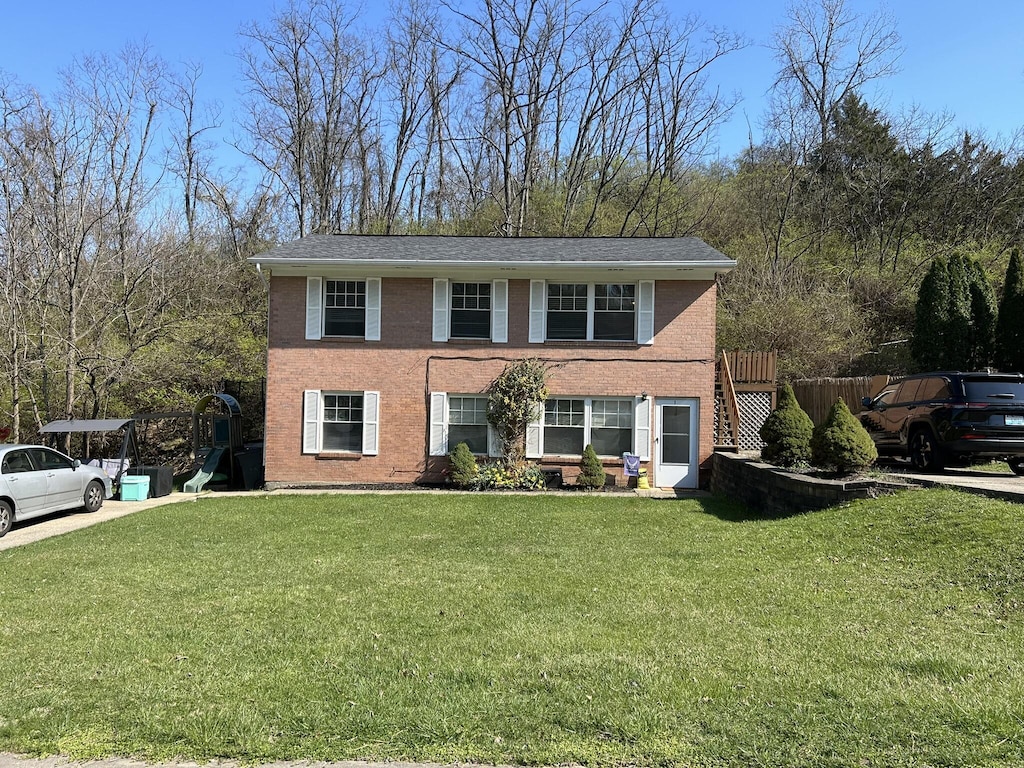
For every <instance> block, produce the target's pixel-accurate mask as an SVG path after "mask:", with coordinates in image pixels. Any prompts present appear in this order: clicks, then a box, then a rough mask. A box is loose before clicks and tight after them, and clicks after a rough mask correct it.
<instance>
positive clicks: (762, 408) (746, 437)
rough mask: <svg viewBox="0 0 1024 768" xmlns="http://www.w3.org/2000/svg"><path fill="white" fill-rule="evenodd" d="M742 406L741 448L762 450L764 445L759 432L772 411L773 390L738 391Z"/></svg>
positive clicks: (737, 394) (743, 449)
mask: <svg viewBox="0 0 1024 768" xmlns="http://www.w3.org/2000/svg"><path fill="white" fill-rule="evenodd" d="M736 401H737V405H739V408H740V450H741V451H760V450H761V449H762V448H763V447H764V443H763V442H761V437H760V435H758V432H759V431H760V430H761V425H762V424H764V420H765V419H767V418H768V414H769V413H771V412H772V393H771V392H737V393H736Z"/></svg>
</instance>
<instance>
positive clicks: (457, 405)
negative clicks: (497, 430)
mask: <svg viewBox="0 0 1024 768" xmlns="http://www.w3.org/2000/svg"><path fill="white" fill-rule="evenodd" d="M487 442H488V441H487V398H486V397H472V396H461V395H449V397H448V450H449V451H451V450H453V449H454V448H455V446H457V445H458V444H459V443H465V444H466V446H467V447H468V448H469V450H470V451H471V452H473V453H479V454H486V453H487V448H488V444H487Z"/></svg>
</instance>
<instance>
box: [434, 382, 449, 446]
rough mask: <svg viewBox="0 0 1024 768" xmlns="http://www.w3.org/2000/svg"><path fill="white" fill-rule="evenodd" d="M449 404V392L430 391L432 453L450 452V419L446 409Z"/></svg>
mask: <svg viewBox="0 0 1024 768" xmlns="http://www.w3.org/2000/svg"><path fill="white" fill-rule="evenodd" d="M447 405H448V393H447V392H431V393H430V455H431V456H444V455H445V454H447V453H448V419H447V414H446V413H445V411H446V410H447Z"/></svg>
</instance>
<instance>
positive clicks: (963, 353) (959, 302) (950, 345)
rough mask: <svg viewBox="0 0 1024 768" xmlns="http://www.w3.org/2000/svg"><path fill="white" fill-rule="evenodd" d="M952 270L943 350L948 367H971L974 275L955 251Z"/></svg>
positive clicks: (951, 261) (947, 368) (950, 268)
mask: <svg viewBox="0 0 1024 768" xmlns="http://www.w3.org/2000/svg"><path fill="white" fill-rule="evenodd" d="M947 269H948V270H949V314H948V315H947V318H946V345H945V349H944V350H942V351H944V352H945V354H944V355H943V356H942V357H943V358H944V359H942V365H941V366H940V369H945V370H952V371H957V370H969V369H970V365H969V361H970V359H971V354H972V350H971V278H970V267H969V265H968V261H967V259H966V258H965V257H964V255H963V254H960V253H954V254H953V256H952V257H950V259H949V263H948V264H947Z"/></svg>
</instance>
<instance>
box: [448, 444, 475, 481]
mask: <svg viewBox="0 0 1024 768" xmlns="http://www.w3.org/2000/svg"><path fill="white" fill-rule="evenodd" d="M448 460H449V461H450V462H451V463H452V468H451V475H450V476H451V479H452V483H453V484H454V485H456V486H458V487H459V488H469V487H470V486H472V485H473V484H474V483H475V482H476V479H477V477H479V475H480V467H479V466H477V463H476V457H475V456H473V452H472V451H470V450H469V446H468V445H466V444H465V443H459V444H458V445H456V446H455V450H454V451H452V452H451V453H449V454H448Z"/></svg>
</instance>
